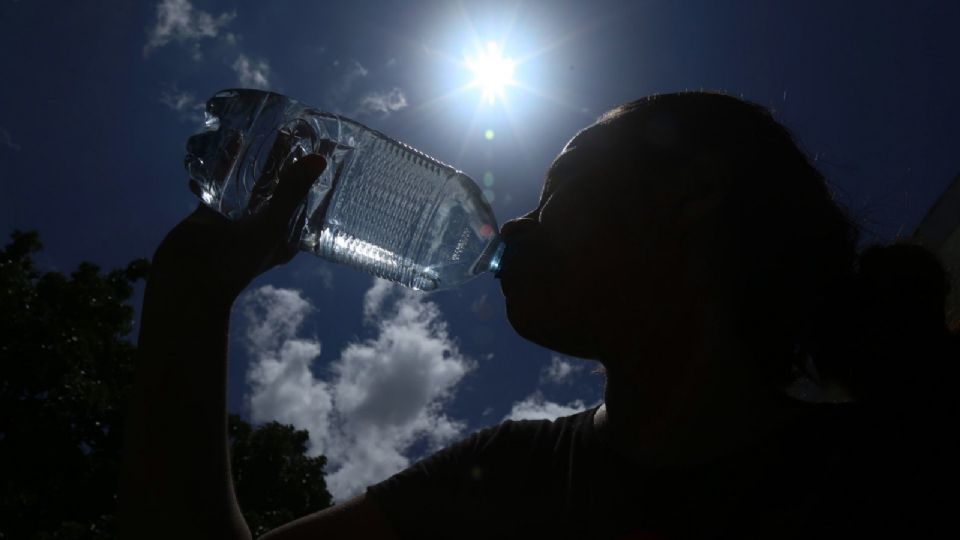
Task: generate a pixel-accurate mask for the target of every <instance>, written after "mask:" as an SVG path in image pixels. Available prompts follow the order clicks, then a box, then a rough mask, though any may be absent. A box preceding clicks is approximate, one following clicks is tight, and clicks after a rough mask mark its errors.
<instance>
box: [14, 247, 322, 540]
mask: <svg viewBox="0 0 960 540" xmlns="http://www.w3.org/2000/svg"><path fill="white" fill-rule="evenodd" d="M11 238H12V241H11V243H10V244H8V245H7V246H6V247H5V248H4V249H3V250H0V538H18V539H19V538H25V539H29V538H38V539H46V538H113V537H114V536H115V533H114V511H115V506H116V491H117V478H118V476H117V475H118V471H119V463H120V456H121V444H122V440H123V435H122V431H123V430H122V422H123V420H124V418H125V415H126V410H125V408H126V407H125V405H126V403H127V398H128V396H129V394H130V391H131V388H132V384H133V370H134V360H135V353H136V347H135V345H134V344H133V343H132V342H131V341H130V333H131V331H132V329H133V321H134V310H133V308H132V307H130V306H129V305H128V304H127V302H128V301H129V299H130V297H131V296H132V294H133V290H134V289H133V287H134V285H135V283H136V282H137V281H138V280H140V279H143V278H144V277H145V276H146V275H147V272H148V269H149V265H148V263H147V261H145V260H142V259H141V260H136V261H133V262H131V263H130V264H129V265H127V267H126V268H122V269H116V270H112V271H110V272H107V273H103V272H101V271H100V269H99V268H98V267H97V266H96V265H93V264H90V263H81V264H80V265H79V266H78V267H77V269H76V270H75V271H74V272H72V273H71V274H70V275H69V276H67V275H64V274H63V273H60V272H41V271H40V270H39V269H38V268H37V267H36V265H35V263H34V260H33V255H34V254H36V253H37V252H38V251H40V249H41V244H40V241H39V237H38V234H37V233H36V232H20V231H14V233H13V234H12V236H11ZM230 433H231V442H232V456H233V463H234V467H235V479H236V480H235V481H236V486H237V490H238V496H239V499H240V504H241V507H242V508H243V509H244V510H245V513H246V515H247V517H248V520H249V522H250V525H251V529H252V530H253V531H254V532H255V533H256V534H259V533H262V532H265V531H266V530H268V529H269V528H272V527H274V526H276V525H279V524H280V523H283V522H285V521H288V520H290V519H293V518H295V517H299V516H300V515H303V514H306V513H309V512H311V511H316V510H319V509H322V508H325V507H327V506H329V505H330V495H329V493H327V491H326V486H325V483H324V481H323V467H324V464H325V460H324V458H323V457H322V456H319V457H315V458H310V457H307V456H305V455H304V451H305V449H306V442H307V433H306V432H304V431H296V430H294V429H293V428H292V427H291V426H282V425H279V424H276V423H270V424H266V425H264V426H262V427H259V428H257V429H253V428H252V427H251V426H250V425H249V424H247V423H246V422H244V421H243V420H241V419H240V418H239V417H235V416H234V417H231V419H230Z"/></svg>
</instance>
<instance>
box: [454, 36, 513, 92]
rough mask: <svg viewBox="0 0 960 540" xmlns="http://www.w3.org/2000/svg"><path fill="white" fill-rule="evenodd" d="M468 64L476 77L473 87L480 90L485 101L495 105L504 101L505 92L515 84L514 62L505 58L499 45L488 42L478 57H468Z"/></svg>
mask: <svg viewBox="0 0 960 540" xmlns="http://www.w3.org/2000/svg"><path fill="white" fill-rule="evenodd" d="M466 63H467V67H468V68H470V71H472V72H473V76H474V79H473V82H472V83H471V86H477V87H479V88H480V91H481V93H482V96H483V100H484V101H486V102H487V103H494V102H495V101H496V100H497V99H498V98H499V99H501V100H502V99H504V97H505V95H504V90H505V89H506V87H507V86H509V85H511V84H513V69H514V62H513V59H511V58H506V57H505V56H503V51H501V50H500V45H499V44H497V43H496V42H494V41H489V42H487V45H486V47H485V48H483V49H482V50H481V51H479V52H478V53H477V55H476V56H474V57H467V61H466Z"/></svg>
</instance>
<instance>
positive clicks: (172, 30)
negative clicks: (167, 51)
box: [143, 0, 237, 57]
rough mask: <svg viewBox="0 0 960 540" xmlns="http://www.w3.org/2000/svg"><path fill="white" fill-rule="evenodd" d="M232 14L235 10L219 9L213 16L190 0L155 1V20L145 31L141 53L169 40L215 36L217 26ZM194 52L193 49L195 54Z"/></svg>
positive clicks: (197, 39)
mask: <svg viewBox="0 0 960 540" xmlns="http://www.w3.org/2000/svg"><path fill="white" fill-rule="evenodd" d="M236 16H237V14H236V13H221V14H220V15H218V16H216V17H214V16H213V15H211V14H209V13H207V12H205V11H200V10H196V9H194V7H193V4H191V3H190V0H161V2H160V3H158V4H157V22H156V25H154V27H153V28H152V29H151V30H150V32H149V34H148V39H147V44H146V45H144V47H143V55H144V56H147V55H149V54H150V53H151V52H152V51H153V50H155V49H159V48H160V47H163V46H164V45H166V44H167V43H170V42H171V41H177V42H180V43H186V42H197V41H199V40H201V39H203V38H213V37H216V36H217V34H218V33H219V32H220V29H222V28H223V27H225V26H226V25H228V24H230V21H232V20H233V19H234V17H236ZM197 54H199V53H198V52H197V51H195V53H194V55H195V57H196V55H197Z"/></svg>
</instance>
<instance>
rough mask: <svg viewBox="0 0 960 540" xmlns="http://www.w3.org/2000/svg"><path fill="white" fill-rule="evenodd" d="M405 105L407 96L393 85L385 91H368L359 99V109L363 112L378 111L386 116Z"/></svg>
mask: <svg viewBox="0 0 960 540" xmlns="http://www.w3.org/2000/svg"><path fill="white" fill-rule="evenodd" d="M406 106H407V97H406V96H405V95H403V91H402V90H400V89H399V88H397V87H396V86H394V87H393V88H392V89H390V90H387V91H385V92H370V93H369V94H367V95H365V96H363V99H361V100H360V110H361V111H362V112H365V113H368V114H370V113H379V114H381V115H383V116H387V115H389V114H390V113H392V112H395V111H399V110H400V109H403V108H404V107H406Z"/></svg>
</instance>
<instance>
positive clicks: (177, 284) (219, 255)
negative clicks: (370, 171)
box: [150, 154, 326, 306]
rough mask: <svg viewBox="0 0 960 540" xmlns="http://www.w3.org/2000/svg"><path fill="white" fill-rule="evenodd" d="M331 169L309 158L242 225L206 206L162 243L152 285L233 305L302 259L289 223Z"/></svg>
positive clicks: (320, 158)
mask: <svg viewBox="0 0 960 540" xmlns="http://www.w3.org/2000/svg"><path fill="white" fill-rule="evenodd" d="M325 168H326V160H325V159H324V158H323V156H320V155H317V154H311V155H308V156H304V157H303V158H302V159H300V160H299V161H297V163H295V164H293V165H292V166H291V167H290V168H289V169H287V170H285V171H284V173H283V174H281V176H280V179H279V182H278V184H277V187H276V191H275V192H274V194H273V197H272V198H271V199H270V201H269V203H268V206H267V207H266V208H265V209H264V210H263V211H262V212H259V213H257V214H254V215H250V216H245V217H244V218H241V219H239V220H237V221H231V220H230V219H228V218H226V217H224V216H222V215H220V214H219V213H217V212H216V211H214V210H211V209H210V208H207V207H206V206H205V205H203V204H202V203H201V204H200V205H199V206H198V207H197V209H196V210H195V211H194V212H193V213H192V214H190V215H189V216H187V218H186V219H184V220H183V221H181V222H180V223H179V224H178V225H177V226H176V227H174V228H173V230H171V231H170V232H169V233H168V234H167V236H166V238H164V239H163V242H161V243H160V247H159V248H157V252H156V254H155V255H154V260H153V266H152V268H151V272H150V281H159V282H162V283H164V284H165V285H169V286H171V287H174V288H175V289H176V290H179V291H189V292H190V293H196V294H197V295H200V296H202V297H203V298H204V299H206V300H212V301H216V302H221V303H226V305H227V306H229V305H230V304H232V303H233V301H234V300H235V299H236V298H237V296H238V295H239V294H240V293H241V292H243V290H244V289H245V288H246V287H247V285H249V284H250V282H251V281H253V279H254V278H255V277H257V276H259V275H260V274H262V273H264V272H266V271H267V270H269V269H271V268H273V267H274V266H277V265H281V264H285V263H287V262H289V261H290V260H291V259H293V257H294V255H296V254H297V252H298V249H297V247H296V246H290V245H289V244H288V242H287V236H288V233H289V224H290V221H291V219H292V217H293V215H294V212H295V211H296V209H297V207H298V206H299V205H300V203H301V202H303V200H304V198H305V197H306V194H307V192H308V191H309V189H310V186H311V185H312V184H313V182H314V180H315V179H316V178H317V177H318V176H320V174H321V173H322V172H323V170H324V169H325Z"/></svg>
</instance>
